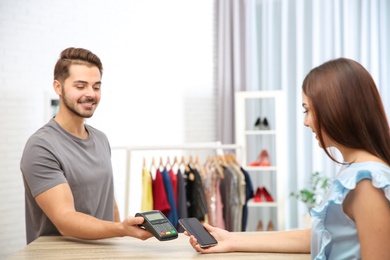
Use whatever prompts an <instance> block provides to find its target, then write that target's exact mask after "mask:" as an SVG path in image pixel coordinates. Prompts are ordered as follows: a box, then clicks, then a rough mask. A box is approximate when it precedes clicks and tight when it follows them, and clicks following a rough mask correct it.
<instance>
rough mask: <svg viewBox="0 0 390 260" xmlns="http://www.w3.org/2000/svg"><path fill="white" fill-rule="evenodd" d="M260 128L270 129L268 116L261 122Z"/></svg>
mask: <svg viewBox="0 0 390 260" xmlns="http://www.w3.org/2000/svg"><path fill="white" fill-rule="evenodd" d="M260 129H261V130H269V129H270V127H269V124H268V120H267V118H266V117H264V119H263V121H262V122H261V124H260Z"/></svg>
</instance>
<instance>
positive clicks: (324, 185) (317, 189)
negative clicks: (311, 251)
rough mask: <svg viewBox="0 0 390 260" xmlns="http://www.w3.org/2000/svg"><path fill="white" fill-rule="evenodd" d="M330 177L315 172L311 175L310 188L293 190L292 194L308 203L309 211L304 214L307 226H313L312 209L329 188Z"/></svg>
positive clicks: (304, 222) (304, 221)
mask: <svg viewBox="0 0 390 260" xmlns="http://www.w3.org/2000/svg"><path fill="white" fill-rule="evenodd" d="M328 181H329V178H328V177H326V176H323V175H321V174H320V173H319V172H314V173H312V174H311V175H310V180H309V188H304V189H301V190H299V191H298V192H291V193H290V196H291V197H293V198H296V199H297V200H298V201H301V202H303V203H304V204H305V205H306V208H307V213H306V214H305V215H304V216H303V224H304V226H305V227H306V228H308V227H310V226H311V217H310V210H311V209H312V208H314V207H315V206H316V205H318V204H319V203H321V201H322V198H323V197H324V195H325V193H326V192H327V190H328Z"/></svg>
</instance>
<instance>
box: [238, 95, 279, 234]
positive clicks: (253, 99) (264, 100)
mask: <svg viewBox="0 0 390 260" xmlns="http://www.w3.org/2000/svg"><path fill="white" fill-rule="evenodd" d="M258 117H260V118H261V121H263V119H264V117H265V118H267V121H268V122H269V127H270V128H269V130H256V129H255V126H254V124H255V121H256V120H257V118H258ZM286 129H287V128H286V99H285V93H284V92H283V91H281V90H273V91H241V92H236V93H235V135H236V144H237V145H240V146H241V147H242V149H241V150H240V153H241V154H240V155H239V157H238V158H240V159H241V164H242V165H243V168H244V169H245V170H246V171H248V172H249V174H250V176H251V180H252V184H253V188H254V191H255V193H256V189H257V187H259V186H264V187H266V188H267V190H268V191H269V192H270V194H271V196H272V197H273V199H274V201H273V202H255V201H254V200H253V199H251V200H250V201H249V202H248V211H249V215H250V217H249V218H248V231H254V230H249V229H251V226H250V224H251V223H250V222H251V221H252V222H253V221H259V220H261V219H262V218H264V217H267V218H268V219H269V220H272V222H273V224H274V226H275V229H277V230H284V226H285V225H284V224H285V221H284V208H285V204H284V199H285V190H286V183H285V180H286V177H285V173H286V164H287V155H286V150H287V149H286V135H287V132H286ZM263 149H266V150H267V151H268V153H269V157H270V161H271V165H270V166H261V167H260V166H249V164H250V162H253V161H255V160H256V159H257V157H258V156H259V154H260V152H261V151H262V150H263ZM251 211H252V212H251ZM266 211H267V212H266ZM251 218H252V219H251ZM275 222H276V223H275ZM253 224H254V223H252V225H253ZM256 224H257V223H256ZM264 224H267V223H264ZM252 229H253V228H252Z"/></svg>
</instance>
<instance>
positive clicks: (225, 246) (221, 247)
mask: <svg viewBox="0 0 390 260" xmlns="http://www.w3.org/2000/svg"><path fill="white" fill-rule="evenodd" d="M203 226H204V227H205V228H206V229H207V231H209V232H210V233H211V235H212V236H213V237H214V238H215V239H216V240H217V241H218V244H217V245H215V246H210V247H200V245H199V244H198V241H197V240H196V238H195V237H194V236H190V244H191V246H192V247H193V248H194V249H195V250H196V251H197V252H200V253H205V254H207V253H222V252H231V251H234V250H233V245H234V237H233V235H232V234H231V233H230V232H229V231H226V230H224V229H221V228H217V227H213V226H210V225H209V224H206V223H205V224H203ZM184 234H185V235H187V236H189V234H188V233H187V231H185V232H184Z"/></svg>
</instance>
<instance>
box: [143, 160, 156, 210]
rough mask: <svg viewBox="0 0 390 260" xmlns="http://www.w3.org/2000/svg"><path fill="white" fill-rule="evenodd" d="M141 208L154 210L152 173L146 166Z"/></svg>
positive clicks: (144, 168)
mask: <svg viewBox="0 0 390 260" xmlns="http://www.w3.org/2000/svg"><path fill="white" fill-rule="evenodd" d="M141 210H142V212H144V211H149V210H153V191H152V175H151V174H150V171H149V170H148V169H147V168H146V167H143V169H142V202H141Z"/></svg>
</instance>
